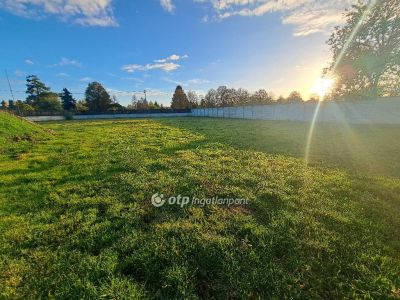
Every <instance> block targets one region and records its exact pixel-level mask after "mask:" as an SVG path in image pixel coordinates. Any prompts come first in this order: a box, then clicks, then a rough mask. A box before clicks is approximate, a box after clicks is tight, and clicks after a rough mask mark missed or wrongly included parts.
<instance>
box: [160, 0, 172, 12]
mask: <svg viewBox="0 0 400 300" xmlns="http://www.w3.org/2000/svg"><path fill="white" fill-rule="evenodd" d="M160 4H161V6H162V7H163V8H164V9H165V10H166V11H168V12H170V13H172V12H174V11H175V5H174V4H173V3H172V0H160Z"/></svg>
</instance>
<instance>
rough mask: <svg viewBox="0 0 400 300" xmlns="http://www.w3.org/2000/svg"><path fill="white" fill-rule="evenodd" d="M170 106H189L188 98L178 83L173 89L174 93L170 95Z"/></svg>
mask: <svg viewBox="0 0 400 300" xmlns="http://www.w3.org/2000/svg"><path fill="white" fill-rule="evenodd" d="M171 107H172V108H173V109H186V108H190V103H189V100H188V98H187V96H186V94H185V92H184V91H183V88H182V87H181V86H180V85H178V86H177V87H176V89H175V93H174V95H173V97H172V102H171Z"/></svg>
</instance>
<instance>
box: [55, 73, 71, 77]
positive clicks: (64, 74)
mask: <svg viewBox="0 0 400 300" xmlns="http://www.w3.org/2000/svg"><path fill="white" fill-rule="evenodd" d="M57 76H59V77H69V75H68V74H67V73H58V74H57Z"/></svg>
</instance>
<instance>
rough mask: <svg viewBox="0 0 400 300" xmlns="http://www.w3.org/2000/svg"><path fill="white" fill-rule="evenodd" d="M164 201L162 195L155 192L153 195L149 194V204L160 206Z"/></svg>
mask: <svg viewBox="0 0 400 300" xmlns="http://www.w3.org/2000/svg"><path fill="white" fill-rule="evenodd" d="M164 203H165V199H164V195H163V194H159V193H155V194H154V195H153V196H151V204H153V206H155V207H161V206H163V205H164Z"/></svg>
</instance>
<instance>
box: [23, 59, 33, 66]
mask: <svg viewBox="0 0 400 300" xmlns="http://www.w3.org/2000/svg"><path fill="white" fill-rule="evenodd" d="M25 63H26V64H27V65H34V64H35V63H34V62H33V61H31V60H30V59H25Z"/></svg>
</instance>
